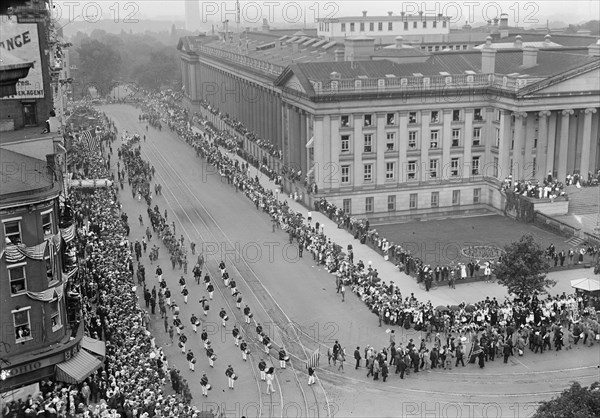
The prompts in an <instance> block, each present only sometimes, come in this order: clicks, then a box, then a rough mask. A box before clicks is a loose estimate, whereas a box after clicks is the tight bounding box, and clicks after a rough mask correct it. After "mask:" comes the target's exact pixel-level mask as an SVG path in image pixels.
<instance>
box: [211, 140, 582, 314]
mask: <svg viewBox="0 0 600 418" xmlns="http://www.w3.org/2000/svg"><path fill="white" fill-rule="evenodd" d="M220 149H221V151H222V152H223V153H225V154H227V155H228V156H229V157H231V158H235V159H237V160H239V161H240V162H242V161H243V162H246V161H245V160H244V159H243V158H241V157H240V156H238V155H237V154H231V153H229V152H228V151H227V150H226V149H225V148H220ZM250 174H251V175H252V176H253V177H254V176H258V179H259V181H260V183H261V185H262V186H263V187H264V188H265V189H267V190H272V191H273V193H274V194H275V196H277V197H278V200H279V201H280V202H282V203H283V202H284V201H287V204H288V206H289V207H290V208H291V209H293V210H294V211H296V212H300V213H302V214H304V217H305V218H306V215H307V213H308V209H307V208H306V207H305V206H303V205H302V204H300V203H298V202H296V201H294V199H293V198H290V196H289V195H286V194H282V193H281V189H280V187H279V186H278V185H276V184H275V183H274V182H273V181H271V180H270V179H269V177H268V176H266V175H265V174H263V173H261V172H260V171H259V170H258V169H257V168H256V167H254V166H252V165H250ZM310 211H311V212H312V218H313V222H315V223H316V222H319V224H320V225H322V226H323V228H324V229H323V231H324V233H325V235H326V236H327V237H328V238H331V240H332V241H333V242H335V243H337V244H338V245H340V246H341V247H342V248H343V249H345V248H346V247H347V246H348V244H352V247H353V251H354V259H355V260H356V261H358V260H362V261H363V262H364V263H365V265H367V263H368V262H369V261H372V266H373V269H376V270H377V271H378V272H379V276H378V277H380V278H381V279H382V281H384V282H386V283H389V282H390V281H392V282H394V283H395V284H396V285H398V286H399V287H400V289H401V291H402V296H403V297H408V296H409V295H410V294H411V293H414V295H415V297H416V298H417V299H418V300H420V301H425V300H429V301H431V303H432V304H433V305H434V306H436V305H457V304H459V303H462V302H467V303H475V302H479V301H481V300H484V299H485V298H486V297H488V296H489V297H490V298H493V297H495V298H496V299H498V300H499V301H502V300H504V298H505V297H507V296H508V293H507V292H506V288H505V287H504V286H501V285H498V284H496V283H485V282H483V281H480V282H471V283H460V280H459V281H457V283H456V289H450V288H448V287H446V286H445V283H444V284H442V285H440V286H439V287H438V289H436V290H431V291H430V292H426V291H425V290H423V289H421V288H420V287H419V284H418V283H417V281H416V279H415V278H413V277H411V276H409V275H407V274H406V273H404V272H400V271H398V269H397V268H396V267H395V266H394V265H393V264H392V263H390V262H389V261H385V260H384V259H383V257H382V256H381V254H379V253H378V252H377V251H375V250H373V249H372V248H371V247H370V246H368V245H366V244H361V243H360V241H359V240H358V239H354V237H353V236H352V235H351V234H350V233H349V232H348V231H346V230H345V229H339V228H338V227H337V223H336V222H334V221H332V220H331V219H329V217H328V216H327V215H325V214H323V213H321V212H318V211H315V210H313V209H311V210H310ZM305 222H306V221H305ZM592 274H593V270H590V269H576V270H571V271H555V272H551V273H549V274H548V277H549V278H551V279H553V280H556V281H557V285H556V286H555V287H554V288H553V289H551V290H550V293H551V294H560V293H562V292H566V293H572V292H573V289H572V288H571V286H570V279H573V278H583V277H587V276H590V275H592Z"/></svg>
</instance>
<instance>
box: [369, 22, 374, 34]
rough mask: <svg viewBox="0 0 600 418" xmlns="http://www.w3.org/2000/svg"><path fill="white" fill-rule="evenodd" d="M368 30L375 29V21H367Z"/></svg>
mask: <svg viewBox="0 0 600 418" xmlns="http://www.w3.org/2000/svg"><path fill="white" fill-rule="evenodd" d="M369 30H370V31H371V32H373V31H374V30H375V23H373V22H371V23H369Z"/></svg>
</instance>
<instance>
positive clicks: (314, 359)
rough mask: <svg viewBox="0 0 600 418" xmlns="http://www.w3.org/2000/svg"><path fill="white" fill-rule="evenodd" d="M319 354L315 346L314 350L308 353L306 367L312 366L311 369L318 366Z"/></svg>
mask: <svg viewBox="0 0 600 418" xmlns="http://www.w3.org/2000/svg"><path fill="white" fill-rule="evenodd" d="M319 356H320V353H319V349H318V348H317V349H316V350H315V352H314V353H312V354H311V355H310V358H309V359H308V367H312V368H313V369H314V368H315V367H318V366H319Z"/></svg>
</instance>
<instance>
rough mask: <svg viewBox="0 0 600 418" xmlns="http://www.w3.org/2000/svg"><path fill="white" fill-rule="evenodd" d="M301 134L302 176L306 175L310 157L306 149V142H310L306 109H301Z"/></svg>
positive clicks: (299, 167)
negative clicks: (307, 162)
mask: <svg viewBox="0 0 600 418" xmlns="http://www.w3.org/2000/svg"><path fill="white" fill-rule="evenodd" d="M298 113H299V116H300V136H299V138H298V141H297V142H298V162H299V163H300V165H299V166H298V170H302V176H305V175H306V160H307V159H308V157H307V155H306V154H307V153H308V150H307V149H306V143H307V142H308V140H307V138H306V132H307V129H306V112H305V111H304V110H300V111H299V112H298Z"/></svg>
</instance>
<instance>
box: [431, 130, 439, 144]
mask: <svg viewBox="0 0 600 418" xmlns="http://www.w3.org/2000/svg"><path fill="white" fill-rule="evenodd" d="M430 135H431V136H430V138H429V148H437V147H438V138H439V136H440V131H438V130H435V131H431V134H430Z"/></svg>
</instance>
